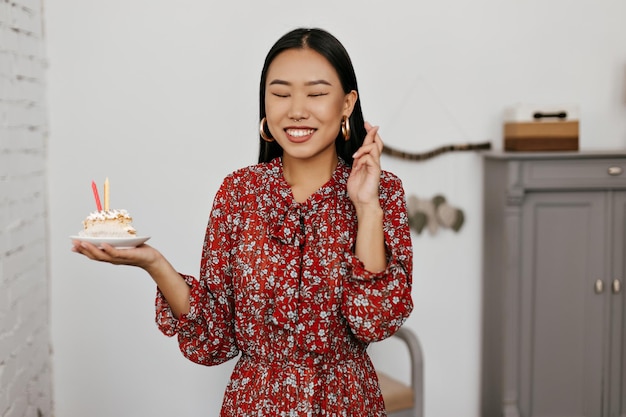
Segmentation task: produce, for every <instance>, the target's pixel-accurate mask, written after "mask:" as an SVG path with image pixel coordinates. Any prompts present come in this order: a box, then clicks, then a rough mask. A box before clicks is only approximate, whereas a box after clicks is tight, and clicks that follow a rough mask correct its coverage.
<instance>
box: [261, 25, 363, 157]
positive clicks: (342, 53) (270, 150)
mask: <svg viewBox="0 0 626 417" xmlns="http://www.w3.org/2000/svg"><path fill="white" fill-rule="evenodd" d="M306 48H309V49H311V50H313V51H315V52H317V53H319V54H321V55H322V56H323V57H324V58H326V59H327V60H328V62H330V64H331V65H332V66H333V68H335V71H337V75H338V76H339V80H340V81H341V86H342V88H343V91H344V93H345V94H348V93H349V92H350V91H352V90H354V91H356V92H357V100H356V103H355V105H354V110H353V111H352V114H351V115H350V119H349V122H350V128H351V129H350V130H351V133H350V138H349V139H348V140H346V139H345V138H344V137H343V134H342V131H341V129H339V126H338V127H337V128H338V129H339V133H338V134H337V138H336V139H335V147H336V148H337V155H338V156H339V157H340V158H341V159H343V160H344V161H345V162H346V163H347V164H349V165H352V155H353V154H354V153H355V152H356V151H357V149H359V147H361V145H362V144H363V139H365V135H366V133H367V132H366V131H365V126H364V120H363V112H362V110H361V95H360V94H359V89H358V87H357V82H356V74H355V73H354V67H353V66H352V60H351V59H350V56H349V55H348V52H347V51H346V49H345V48H344V47H343V45H342V44H341V42H339V40H338V39H337V38H335V37H334V36H333V35H331V34H330V33H328V32H326V31H325V30H323V29H317V28H312V29H309V28H299V29H294V30H292V31H291V32H288V33H286V34H285V35H283V36H282V37H281V38H280V39H279V40H278V41H276V43H275V44H274V46H272V48H271V49H270V50H269V52H268V53H267V56H266V57H265V64H264V65H263V71H262V72H261V86H260V89H259V104H260V106H259V110H260V112H259V123H260V122H261V120H263V118H264V117H265V115H266V113H265V84H266V82H267V71H268V68H269V66H270V64H271V63H272V61H273V60H274V58H276V57H277V56H278V54H280V53H281V52H284V51H286V50H288V49H306ZM259 141H260V149H259V162H269V161H271V160H272V159H274V158H276V157H278V156H282V154H283V149H282V148H281V147H280V145H278V143H276V141H273V142H267V141H265V140H263V138H262V137H261V135H259Z"/></svg>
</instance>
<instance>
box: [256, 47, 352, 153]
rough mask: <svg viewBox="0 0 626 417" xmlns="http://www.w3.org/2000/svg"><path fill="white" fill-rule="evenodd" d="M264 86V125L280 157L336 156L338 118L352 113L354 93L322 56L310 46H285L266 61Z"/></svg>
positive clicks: (338, 128)
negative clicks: (272, 58) (266, 68)
mask: <svg viewBox="0 0 626 417" xmlns="http://www.w3.org/2000/svg"><path fill="white" fill-rule="evenodd" d="M265 88H266V92H265V110H266V117H267V126H268V129H269V131H270V132H271V134H272V137H274V138H275V139H276V142H278V144H279V145H280V146H281V148H282V149H283V160H285V159H289V158H295V159H306V160H311V159H315V158H323V159H326V158H328V157H334V158H336V157H337V152H336V149H335V139H336V138H337V135H338V134H339V131H340V129H341V119H342V117H343V116H350V114H351V113H352V110H353V108H354V104H355V102H356V99H357V93H356V91H351V92H349V93H348V94H346V93H344V91H343V88H342V86H341V82H340V80H339V76H338V75H337V71H335V69H334V68H333V66H332V65H331V64H330V63H329V62H328V61H327V60H326V58H324V57H323V56H322V55H320V54H319V53H318V52H315V51H313V50H312V49H308V48H304V49H287V50H286V51H284V52H281V53H280V54H279V55H278V56H276V58H275V59H274V60H273V61H272V63H271V64H270V66H269V69H268V73H267V78H266V84H265Z"/></svg>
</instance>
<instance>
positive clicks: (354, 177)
mask: <svg viewBox="0 0 626 417" xmlns="http://www.w3.org/2000/svg"><path fill="white" fill-rule="evenodd" d="M365 130H366V131H367V135H366V136H365V139H364V140H363V145H361V147H360V148H359V149H358V150H357V151H356V152H355V153H354V156H353V158H354V162H353V164H352V172H351V174H350V178H348V195H349V196H350V200H352V203H353V204H354V206H355V208H356V209H357V212H359V211H361V210H362V209H367V208H377V209H380V203H379V200H378V187H379V184H380V172H381V168H380V154H381V152H382V150H383V141H382V139H381V138H380V136H379V135H378V126H372V125H371V124H370V123H368V122H365Z"/></svg>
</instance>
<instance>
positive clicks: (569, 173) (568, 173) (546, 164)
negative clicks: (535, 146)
mask: <svg viewBox="0 0 626 417" xmlns="http://www.w3.org/2000/svg"><path fill="white" fill-rule="evenodd" d="M521 169H522V173H521V174H522V176H521V177H522V181H523V185H524V187H525V188H537V189H543V188H545V189H552V188H560V189H562V188H567V189H595V188H618V189H620V188H625V189H626V159H582V160H581V159H577V160H567V159H561V160H534V161H524V162H523V163H522V167H521Z"/></svg>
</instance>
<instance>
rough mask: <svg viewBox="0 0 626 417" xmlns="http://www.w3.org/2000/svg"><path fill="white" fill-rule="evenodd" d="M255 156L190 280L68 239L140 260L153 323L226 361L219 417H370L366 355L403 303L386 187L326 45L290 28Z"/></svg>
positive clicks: (347, 81)
mask: <svg viewBox="0 0 626 417" xmlns="http://www.w3.org/2000/svg"><path fill="white" fill-rule="evenodd" d="M260 119H261V120H260V125H259V133H260V144H261V146H260V155H259V163H258V164H256V165H253V166H250V167H246V168H243V169H240V170H238V171H235V172H233V173H232V174H230V175H229V176H227V177H226V178H225V179H224V182H223V183H222V185H221V187H220V189H219V190H218V192H217V195H216V197H215V201H214V205H213V208H212V210H211V215H210V220H209V224H208V227H207V233H206V238H205V241H204V246H203V250H202V261H201V268H200V278H199V280H196V279H194V278H193V277H191V276H187V275H181V274H179V273H178V272H176V270H175V269H174V268H173V267H172V266H171V265H170V264H169V262H168V261H167V260H166V259H165V257H163V255H161V254H160V253H159V252H158V251H157V250H155V249H154V248H152V247H150V246H149V245H142V246H140V247H138V248H135V249H130V250H116V249H115V248H113V247H110V246H107V245H104V247H103V248H102V249H98V248H96V247H95V246H93V245H90V244H87V243H80V242H75V243H74V248H73V249H74V250H75V251H77V252H79V253H82V254H84V255H86V256H88V257H89V258H91V259H95V260H100V261H106V262H110V263H114V264H127V265H135V266H138V267H141V268H143V269H145V270H146V271H147V272H148V273H149V274H150V275H151V276H152V278H153V279H154V281H155V282H156V284H157V287H158V291H157V300H156V308H157V323H158V325H159V328H160V329H161V330H162V331H163V332H164V333H165V334H166V335H169V336H172V335H174V334H178V340H179V345H180V349H181V351H182V353H183V354H184V355H185V356H186V357H187V358H189V359H190V360H192V361H194V362H197V363H200V364H203V365H216V364H220V363H223V362H224V361H227V360H229V359H232V358H234V357H236V356H238V355H240V357H239V360H238V362H237V364H236V366H235V369H234V371H233V374H232V376H231V380H230V382H229V384H228V387H227V388H226V393H225V396H224V402H223V405H222V412H221V415H222V416H224V417H226V416H322V415H323V416H359V417H360V416H384V415H385V411H384V404H383V400H382V397H381V395H380V389H379V387H378V381H377V379H376V374H375V371H374V368H373V366H372V363H371V361H370V359H369V357H368V355H367V352H366V348H367V346H368V344H369V343H370V342H373V341H378V340H381V339H384V338H386V337H389V336H390V335H392V334H393V333H394V332H395V331H396V330H397V329H398V328H399V327H400V326H401V325H402V323H403V322H404V321H405V320H406V318H407V317H408V315H409V314H410V312H411V310H412V307H413V305H412V301H411V274H412V248H411V240H410V233H409V226H408V220H407V213H406V205H405V196H404V191H403V189H402V184H401V182H400V180H399V179H398V178H397V177H395V176H394V175H393V174H391V173H388V172H385V171H381V168H380V153H381V150H382V147H383V144H382V141H381V139H380V137H379V135H378V128H377V127H373V126H371V125H370V124H369V123H365V122H364V121H363V115H362V113H361V106H360V100H359V95H358V88H357V83H356V77H355V74H354V69H353V67H352V63H351V61H350V58H349V56H348V54H347V52H346V51H345V49H344V48H343V46H342V45H341V43H340V42H339V41H338V40H337V39H336V38H334V37H333V36H332V35H331V34H329V33H328V32H325V31H323V30H320V29H296V30H294V31H291V32H289V33H287V34H286V35H284V36H283V37H282V38H281V39H279V40H278V41H277V42H276V44H275V45H274V46H273V47H272V49H271V50H270V51H269V53H268V55H267V58H266V60H265V65H264V67H263V71H262V74H261V84H260Z"/></svg>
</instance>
